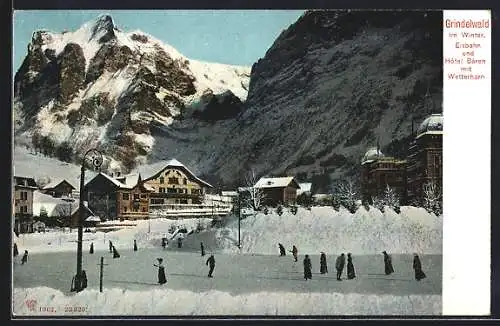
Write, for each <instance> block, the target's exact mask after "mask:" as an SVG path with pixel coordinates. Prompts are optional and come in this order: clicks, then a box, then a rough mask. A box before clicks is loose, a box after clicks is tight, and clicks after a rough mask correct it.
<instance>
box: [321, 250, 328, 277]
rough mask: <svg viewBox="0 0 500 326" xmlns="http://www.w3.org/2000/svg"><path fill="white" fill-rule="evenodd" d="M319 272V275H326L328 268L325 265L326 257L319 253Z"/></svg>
mask: <svg viewBox="0 0 500 326" xmlns="http://www.w3.org/2000/svg"><path fill="white" fill-rule="evenodd" d="M319 266H320V267H319V272H320V273H321V274H326V273H328V266H327V265H326V255H325V253H324V252H321V256H319Z"/></svg>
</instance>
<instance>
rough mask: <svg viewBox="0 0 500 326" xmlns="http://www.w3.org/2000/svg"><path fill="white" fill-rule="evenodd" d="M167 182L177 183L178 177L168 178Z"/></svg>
mask: <svg viewBox="0 0 500 326" xmlns="http://www.w3.org/2000/svg"><path fill="white" fill-rule="evenodd" d="M168 183H170V184H172V185H178V184H179V179H178V178H168Z"/></svg>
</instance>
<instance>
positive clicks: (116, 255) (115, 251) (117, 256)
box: [113, 246, 120, 258]
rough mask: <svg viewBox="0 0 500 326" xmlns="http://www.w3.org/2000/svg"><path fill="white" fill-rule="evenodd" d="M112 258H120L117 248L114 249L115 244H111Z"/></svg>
mask: <svg viewBox="0 0 500 326" xmlns="http://www.w3.org/2000/svg"><path fill="white" fill-rule="evenodd" d="M113 258H120V254H119V253H118V250H116V248H115V246H113Z"/></svg>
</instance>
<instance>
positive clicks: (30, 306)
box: [24, 299, 36, 311]
mask: <svg viewBox="0 0 500 326" xmlns="http://www.w3.org/2000/svg"><path fill="white" fill-rule="evenodd" d="M24 303H25V304H26V307H28V310H29V311H36V300H33V299H29V300H26V301H25V302H24Z"/></svg>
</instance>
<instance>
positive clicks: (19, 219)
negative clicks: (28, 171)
mask: <svg viewBox="0 0 500 326" xmlns="http://www.w3.org/2000/svg"><path fill="white" fill-rule="evenodd" d="M13 188H14V194H13V200H14V207H13V208H14V230H15V231H16V232H17V233H27V232H33V193H34V191H35V190H37V189H38V187H37V184H36V182H35V179H33V178H28V177H20V176H14V187H13Z"/></svg>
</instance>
